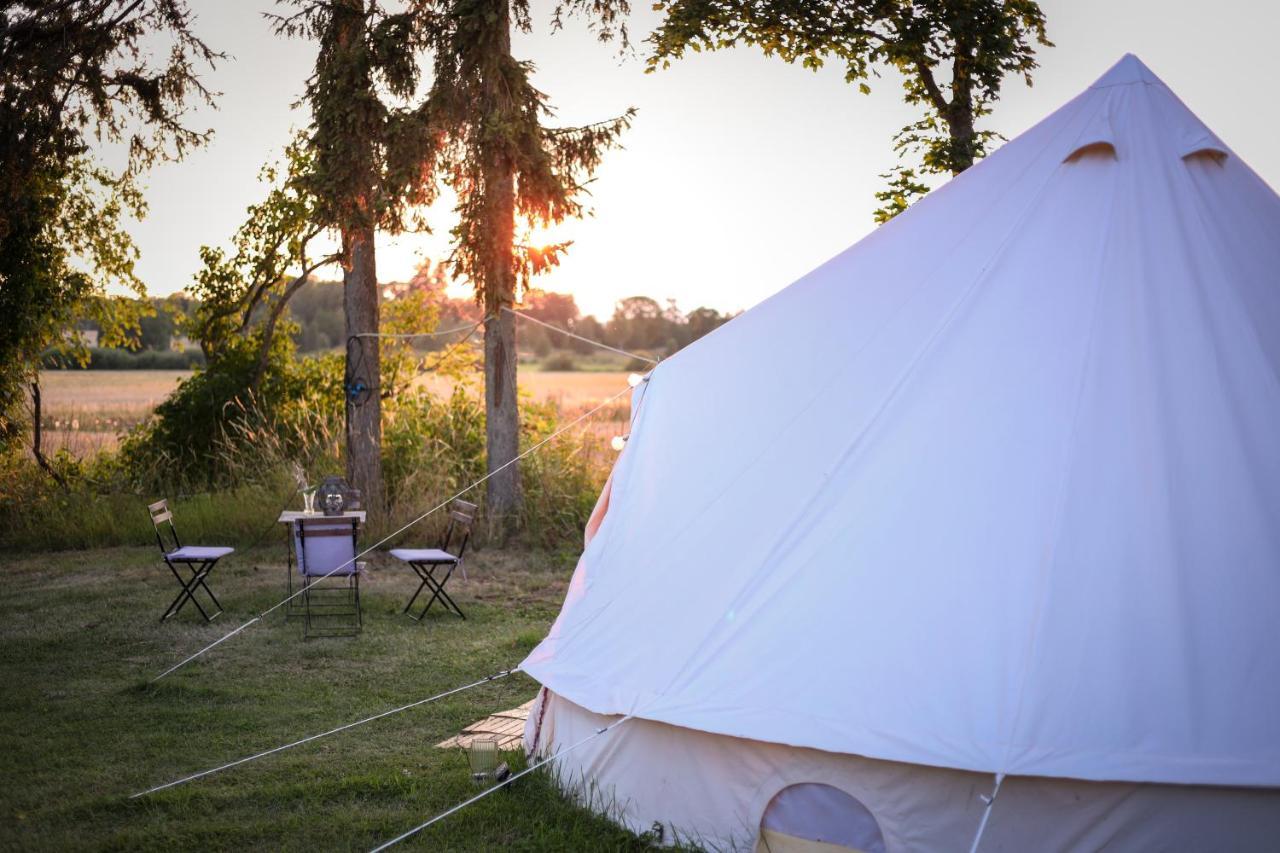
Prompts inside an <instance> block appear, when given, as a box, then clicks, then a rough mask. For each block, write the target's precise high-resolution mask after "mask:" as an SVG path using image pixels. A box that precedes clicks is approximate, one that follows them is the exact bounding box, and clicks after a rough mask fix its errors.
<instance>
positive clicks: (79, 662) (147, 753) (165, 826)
mask: <svg viewBox="0 0 1280 853" xmlns="http://www.w3.org/2000/svg"><path fill="white" fill-rule="evenodd" d="M178 520H179V523H181V517H179V519H178ZM283 547H284V545H283V542H282V541H278V542H274V543H272V544H270V545H264V546H263V547H261V548H258V549H256V550H253V551H250V552H237V553H236V554H233V555H232V556H230V557H228V558H226V559H225V560H224V561H223V563H222V564H221V565H220V566H219V567H218V569H217V571H215V573H214V575H213V579H212V585H213V588H214V591H215V592H216V593H217V594H218V596H219V598H220V599H221V600H222V603H223V605H224V606H225V607H226V608H227V612H226V613H224V614H223V615H222V616H221V617H219V618H218V619H217V620H215V621H214V622H213V623H212V624H211V625H206V624H204V623H203V622H202V621H200V620H199V619H198V615H197V614H195V612H194V611H192V610H191V608H190V606H188V608H187V609H186V610H185V611H184V612H183V613H182V614H181V615H180V616H179V617H177V618H176V619H173V620H170V622H169V623H167V624H165V625H161V624H159V623H158V621H157V619H158V617H159V614H160V613H161V611H162V610H163V609H164V606H165V605H166V604H167V603H168V602H169V600H170V598H171V596H172V595H173V593H174V592H175V591H176V589H177V586H176V584H174V583H173V580H172V578H171V577H170V576H169V575H168V573H167V571H166V570H165V569H164V567H163V565H162V564H161V563H160V562H159V560H158V559H157V555H156V553H155V551H154V549H147V548H115V549H105V550H96V551H80V552H61V553H56V554H40V555H35V554H33V555H29V556H26V557H22V558H19V559H13V558H6V560H5V563H4V565H3V566H0V570H2V571H3V573H4V576H5V580H6V583H5V584H4V585H3V587H0V613H3V618H2V619H0V678H3V681H4V684H5V689H4V690H3V691H0V755H3V756H4V758H3V762H2V763H0V768H3V769H2V770H0V783H2V784H0V839H3V844H0V846H3V847H5V848H7V849H24V850H62V849H68V848H75V849H155V850H161V849H164V850H171V849H184V848H185V849H190V848H196V847H199V848H201V849H214V850H231V849H235V850H240V849H246V848H252V849H270V850H315V849H325V850H335V849H359V850H367V849H369V848H370V847H372V846H374V845H375V844H377V843H379V842H382V841H385V840H387V839H389V838H392V837H394V836H396V835H398V834H399V833H401V832H403V831H405V830H407V829H409V828H410V827H413V826H416V825H417V824H419V823H421V822H422V821H424V820H426V819H427V818H428V817H430V816H432V815H433V814H436V813H438V812H440V811H442V810H443V809H445V808H448V807H449V806H452V805H454V804H456V803H458V802H461V801H462V800H464V799H466V798H467V797H469V796H471V795H472V794H474V793H476V791H477V789H476V788H475V787H473V785H472V782H471V780H470V777H469V770H468V767H467V762H466V758H465V755H464V754H463V753H462V752H460V751H457V750H447V751H446V750H440V749H436V748H435V747H434V746H433V744H435V743H437V742H439V741H441V740H443V739H445V738H446V737H449V736H450V735H452V734H454V733H456V732H458V731H459V730H460V729H461V728H462V727H463V726H464V725H466V724H467V723H470V722H472V721H474V720H477V719H480V718H481V717H483V716H485V715H487V714H489V713H491V712H494V711H499V710H503V709H506V708H513V707H515V706H516V705H518V704H520V703H522V702H524V701H527V700H528V699H530V698H532V697H533V695H534V693H535V691H536V685H535V684H534V682H532V681H531V680H529V679H527V678H525V677H524V676H521V675H516V676H512V677H510V678H507V679H504V680H500V681H497V682H494V683H493V684H490V685H485V686H482V687H479V688H476V689H474V690H470V691H467V692H465V693H461V694H458V695H456V696H453V697H450V698H448V699H445V700H442V701H440V702H436V703H434V704H431V705H426V706H422V707H420V708H415V709H413V710H410V711H406V712H404V713H402V714H397V715H394V716H391V717H388V718H385V719H381V720H378V721H376V722H373V723H370V724H368V725H366V726H362V727H359V728H357V729H353V730H350V731H347V732H343V733H341V734H338V735H334V736H332V737H330V738H326V739H324V740H322V741H318V742H315V743H311V744H307V745H305V746H301V747H298V748H297V749H294V750H290V751H288V752H284V753H281V754H279V755H273V756H270V757H268V758H265V759H263V760H261V761H257V762H254V763H252V764H248V765H245V766H243V767H238V768H234V769H232V770H230V771H227V772H225V773H220V774H217V775H214V776H212V777H209V778H206V779H201V780H198V781H196V782H193V783H191V784H188V785H185V786H181V787H178V788H174V789H170V790H167V791H164V792H160V793H158V794H154V795H151V796H148V797H145V798H141V799H137V800H130V799H128V797H129V795H130V794H131V793H134V792H136V791H139V790H142V789H145V788H148V787H150V786H152V785H156V784H159V783H162V782H165V781H169V780H172V779H175V778H177V777H179V776H183V775H186V774H189V773H192V772H195V771H198V770H202V769H205V768H208V767H211V766H214V765H216V764H221V763H224V762H226V761H229V760H232V759H235V758H239V757H241V756H243V755H246V754H249V753H252V752H257V751H260V750H263V749H267V748H269V747H272V746H276V745H278V744H282V743H285V742H288V741H291V740H295V739H297V738H300V737H303V736H306V735H309V734H313V733H317V732H320V731H324V730H327V729H329V728H331V727H333V726H336V725H340V724H342V723H345V722H349V721H353V720H356V719H358V718H361V717H364V716H367V715H370V714H373V713H376V712H378V711H382V710H385V709H389V708H392V707H396V706H398V705H401V704H405V703H407V702H411V701H414V700H416V699H420V698H424V697H426V696H430V695H433V694H435V693H438V692H441V691H443V690H446V689H449V688H452V687H456V686H459V685H461V684H465V683H469V682H471V681H474V680H476V679H477V678H480V677H482V676H485V675H488V674H491V673H494V672H496V671H498V670H501V669H504V668H507V667H510V666H512V665H514V664H515V663H518V662H519V661H520V659H521V658H522V657H523V656H524V655H525V654H526V653H527V652H528V651H529V649H530V648H532V646H533V645H534V644H535V643H536V642H537V641H538V640H539V639H540V638H541V637H542V635H543V633H544V632H545V631H546V629H547V627H548V626H549V624H550V622H551V620H552V619H553V618H554V615H555V613H556V611H557V609H558V607H559V604H560V602H561V599H562V596H563V593H564V588H565V585H566V583H567V580H568V576H569V569H570V565H569V564H567V563H565V562H564V561H556V560H554V559H552V558H549V557H544V556H536V555H532V556H531V555H527V554H518V553H512V552H499V551H493V550H487V551H482V552H478V553H476V554H475V556H474V558H473V559H472V560H470V561H469V563H468V575H469V580H464V579H462V578H461V577H455V581H454V582H453V583H451V584H450V590H451V592H453V593H454V594H455V597H456V598H457V599H458V602H459V604H460V605H461V606H462V608H463V609H464V611H465V612H466V613H467V616H468V618H467V620H466V621H462V620H459V619H457V618H456V617H453V616H450V615H447V614H444V613H443V612H441V611H439V610H437V609H433V610H432V613H431V614H430V615H429V616H428V618H427V619H426V620H424V621H423V622H422V623H416V622H412V621H410V620H409V619H408V618H407V617H404V616H402V615H400V612H399V611H400V608H401V606H402V605H403V604H404V602H405V601H406V600H407V599H408V596H409V595H410V593H411V592H412V590H413V588H414V584H413V583H411V581H412V578H411V575H410V573H409V572H408V571H407V570H405V569H404V568H403V567H401V566H400V565H399V564H396V563H394V562H393V561H390V560H386V559H383V558H379V559H375V560H374V561H373V565H372V567H371V570H370V572H369V574H368V576H367V577H366V582H365V583H363V584H362V589H361V592H362V598H363V600H364V617H365V621H364V626H365V627H364V633H363V634H362V635H361V636H359V637H358V638H354V639H324V640H311V641H309V642H305V643H304V642H303V640H302V636H301V632H302V628H301V624H300V623H299V622H298V621H292V622H287V623H286V622H285V621H284V620H283V618H282V617H281V615H280V613H279V612H277V613H275V614H272V615H271V616H269V617H267V619H265V620H264V621H263V622H261V623H258V624H255V625H254V626H252V627H251V628H249V629H248V630H246V631H245V632H243V633H242V634H240V635H238V636H236V637H234V638H232V639H231V640H229V641H227V642H226V643H224V644H222V645H220V646H218V648H217V649H215V650H214V651H213V652H211V653H210V654H208V655H207V656H205V657H204V658H202V659H200V660H199V661H197V662H195V663H193V664H191V665H189V666H187V667H185V668H184V669H182V670H179V671H178V672H176V673H174V674H173V675H171V676H169V677H167V678H165V679H164V680H163V681H160V682H158V683H156V684H149V683H148V679H150V678H151V677H153V676H154V675H156V674H157V673H158V672H160V671H161V670H163V669H164V668H166V667H167V666H169V665H170V664H172V663H174V662H176V661H177V660H179V659H180V658H181V657H184V656H185V655H186V654H189V653H191V652H192V651H194V650H196V649H198V648H200V647H201V646H203V645H206V644H207V643H209V642H212V641H213V640H214V639H216V638H218V637H220V636H221V635H222V634H223V633H225V632H227V631H229V630H231V629H232V628H233V627H235V626H236V625H238V624H240V623H241V622H243V621H245V620H247V619H248V618H249V617H250V616H252V615H253V614H255V613H257V612H260V611H261V610H263V609H265V608H266V607H267V606H269V605H270V604H272V603H274V602H275V601H277V600H279V599H280V598H281V597H282V590H283V586H284V579H283V572H284V567H283ZM455 584H456V585H455ZM508 758H509V759H510V760H511V761H513V762H516V763H517V764H522V763H523V759H522V758H521V757H520V754H519V753H512V754H510V755H509V756H508ZM403 848H404V849H419V850H475V851H482V850H495V849H515V850H547V851H551V850H619V851H629V850H645V849H649V847H648V845H647V843H646V842H645V841H644V840H642V839H640V838H637V837H636V836H633V835H631V834H629V833H626V832H624V831H622V830H620V829H618V828H616V827H615V826H613V825H612V824H610V823H608V822H606V821H604V820H603V819H601V818H599V817H597V816H595V815H593V814H591V813H589V812H587V811H584V810H582V809H579V808H577V807H575V806H573V805H572V804H570V803H569V802H568V801H567V800H566V799H564V798H563V797H561V796H560V794H559V793H558V791H557V790H556V789H555V788H554V787H553V786H552V785H551V783H550V781H549V780H548V779H547V778H546V776H545V774H543V773H535V774H532V775H530V776H528V777H526V778H524V779H521V780H520V781H518V782H517V783H516V784H515V785H513V786H512V789H511V790H509V791H499V792H496V793H495V794H494V795H492V796H490V797H488V798H486V799H485V800H482V801H480V802H479V803H477V804H476V805H474V806H471V807H469V808H468V809H466V810H464V811H463V812H461V813H459V814H457V815H454V816H452V817H450V818H448V819H447V820H445V821H443V822H442V823H440V824H438V825H436V826H434V827H432V828H431V829H430V830H428V831H426V832H424V833H422V834H420V835H419V836H417V837H415V838H413V839H410V840H409V841H408V842H406V843H405V844H404V845H403Z"/></svg>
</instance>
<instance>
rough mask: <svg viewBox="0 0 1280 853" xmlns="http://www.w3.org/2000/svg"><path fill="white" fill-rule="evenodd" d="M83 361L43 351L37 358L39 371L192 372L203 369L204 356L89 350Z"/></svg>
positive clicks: (196, 352)
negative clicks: (39, 361) (70, 360)
mask: <svg viewBox="0 0 1280 853" xmlns="http://www.w3.org/2000/svg"><path fill="white" fill-rule="evenodd" d="M88 356H89V357H88V360H87V361H86V362H83V363H81V362H78V361H72V362H70V363H68V360H67V358H66V356H65V355H63V354H62V353H58V352H56V351H52V350H50V351H46V352H45V354H44V356H43V357H42V358H41V369H43V370H59V369H61V370H66V369H75V368H77V367H83V368H85V369H88V370H194V369H195V368H197V367H204V366H205V359H204V353H202V352H200V350H198V349H189V350H183V351H178V350H169V349H163V350H153V349H143V350H141V351H139V352H131V351H129V350H127V349H108V348H103V347H90V348H89V350H88Z"/></svg>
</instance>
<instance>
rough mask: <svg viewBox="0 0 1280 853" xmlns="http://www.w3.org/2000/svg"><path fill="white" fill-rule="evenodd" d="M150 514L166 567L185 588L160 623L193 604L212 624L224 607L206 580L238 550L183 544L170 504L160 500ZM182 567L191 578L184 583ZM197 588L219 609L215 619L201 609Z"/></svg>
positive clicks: (148, 508)
mask: <svg viewBox="0 0 1280 853" xmlns="http://www.w3.org/2000/svg"><path fill="white" fill-rule="evenodd" d="M147 511H148V512H149V513H151V525H152V527H154V528H155V531H156V544H157V545H159V546H160V556H161V558H163V559H164V564H165V565H166V566H168V567H169V571H170V572H172V573H173V577H174V579H175V580H177V582H178V585H179V586H181V587H182V592H180V593H178V597H177V598H175V599H174V600H173V603H172V604H170V605H169V607H168V608H167V609H166V610H165V611H164V615H163V616H161V617H160V621H161V622H163V621H165V620H166V619H168V618H169V617H170V616H177V615H178V611H179V610H181V609H182V608H183V607H184V606H185V605H186V603H187V602H188V601H190V602H191V603H192V604H194V605H195V606H196V609H197V610H199V611H200V615H201V616H203V617H204V621H206V622H212V621H213V620H214V619H215V618H216V617H217V616H218V614H219V613H221V612H222V605H221V604H219V603H218V599H217V598H216V597H215V596H214V594H213V590H211V589H209V585H208V584H206V583H205V579H206V578H207V577H209V573H210V572H212V571H213V567H214V565H215V564H217V562H218V560H220V559H222V558H223V557H225V556H227V555H228V554H230V553H231V552H232V551H234V550H235V549H234V548H222V547H209V546H205V545H183V544H182V542H181V540H179V539H178V528H177V527H175V526H174V523H173V513H172V512H170V511H169V502H168V501H156V502H155V503H153V504H149V505H148V506H147ZM166 522H168V525H169V536H168V540H169V541H168V542H166V541H165V535H164V531H163V529H162V528H161V525H163V524H165V523H166ZM178 566H185V567H186V569H187V571H188V572H190V574H191V577H189V578H187V579H185V580H184V579H183V577H182V574H181V573H180V572H179V571H178V568H177V567H178ZM197 589H202V590H204V592H205V595H207V596H209V600H210V601H212V602H213V606H214V607H216V608H217V610H216V612H215V613H214V614H213V615H212V616H210V615H209V614H208V613H206V612H205V610H204V608H203V607H201V606H200V602H199V600H197V599H196V595H195V594H196V590H197Z"/></svg>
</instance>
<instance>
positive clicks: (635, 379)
mask: <svg viewBox="0 0 1280 853" xmlns="http://www.w3.org/2000/svg"><path fill="white" fill-rule="evenodd" d="M644 381H645V377H643V376H641V375H640V374H639V373H632V374H631V375H630V376H628V377H627V384H628V385H630V386H631V387H632V388H634V387H636V386H637V385H639V384H640V383H641V382H644Z"/></svg>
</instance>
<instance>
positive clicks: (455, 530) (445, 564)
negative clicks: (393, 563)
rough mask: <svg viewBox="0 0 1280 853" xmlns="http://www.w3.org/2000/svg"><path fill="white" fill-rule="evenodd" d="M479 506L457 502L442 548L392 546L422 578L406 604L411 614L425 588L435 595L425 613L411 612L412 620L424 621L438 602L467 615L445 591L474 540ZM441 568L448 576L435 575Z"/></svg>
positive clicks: (454, 612) (449, 609)
mask: <svg viewBox="0 0 1280 853" xmlns="http://www.w3.org/2000/svg"><path fill="white" fill-rule="evenodd" d="M476 509H477V507H476V505H475V504H473V503H468V502H467V501H461V500H459V501H454V502H453V506H452V507H451V508H450V510H449V526H448V527H447V528H445V531H444V538H443V539H441V541H440V547H439V548H394V549H392V551H391V556H393V557H395V558H396V559H397V560H403V561H404V562H406V563H408V564H409V568H411V569H413V571H414V572H415V573H416V574H417V575H418V579H419V580H420V581H422V582H421V583H420V584H418V589H417V591H415V592H414V594H413V597H412V598H410V599H409V603H408V604H406V605H405V606H404V612H405V613H409V608H411V607H413V603H414V602H415V601H417V600H418V596H419V595H421V594H422V590H424V589H428V588H429V589H430V590H431V598H430V599H429V600H428V601H427V606H426V607H424V608H422V612H421V613H419V614H418V615H417V616H414V615H413V614H412V613H409V618H410V619H415V620H418V621H421V620H422V618H423V617H424V616H426V615H427V611H428V610H430V609H431V605H433V604H435V603H436V602H437V601H439V602H440V604H441V606H442V607H444V608H445V609H446V610H448V611H449V612H450V613H453V614H454V615H456V616H460V617H461V618H463V619H466V618H467V617H466V616H464V615H463V613H462V608H460V607H459V606H458V603H457V602H456V601H454V600H453V599H452V598H451V597H450V596H449V593H447V592H445V590H444V585H445V584H447V583H448V582H449V578H451V577H453V572H454V570H455V569H457V568H459V567H460V566H461V565H462V557H463V555H464V554H466V552H467V543H468V542H470V541H471V525H472V523H473V522H474V521H475V517H476ZM455 539H456V540H457V543H458V544H457V553H456V554H454V553H453V552H452V551H451V550H450V548H451V546H453V545H454V542H455ZM437 570H443V571H444V575H443V576H442V577H440V578H437V577H436V574H435V573H436V571H437Z"/></svg>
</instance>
